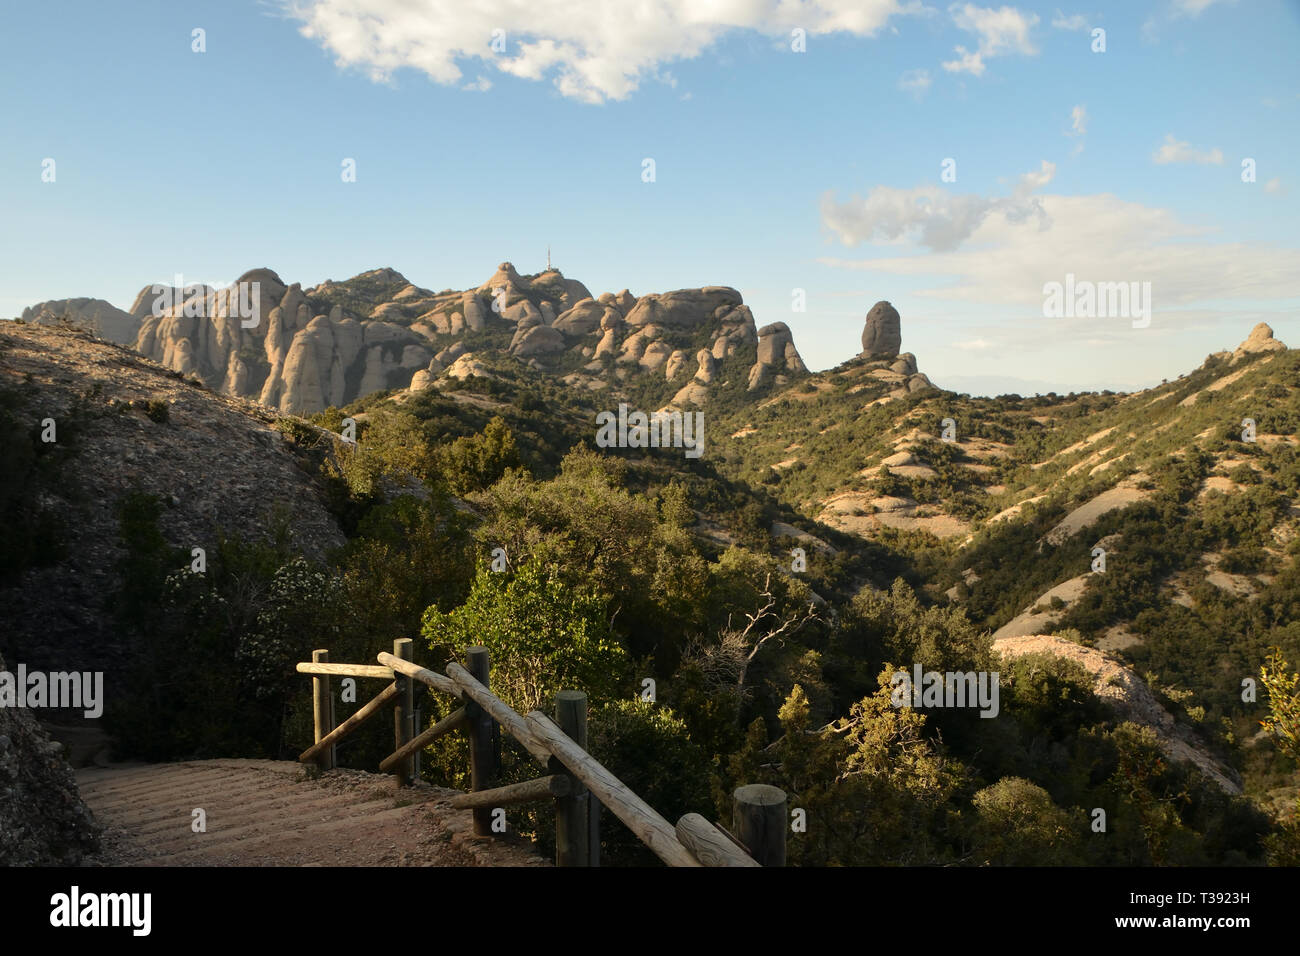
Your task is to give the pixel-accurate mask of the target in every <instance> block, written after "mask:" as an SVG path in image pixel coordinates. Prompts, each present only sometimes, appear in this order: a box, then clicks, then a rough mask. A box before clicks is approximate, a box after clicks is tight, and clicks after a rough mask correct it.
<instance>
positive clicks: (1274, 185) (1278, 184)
mask: <svg viewBox="0 0 1300 956" xmlns="http://www.w3.org/2000/svg"><path fill="white" fill-rule="evenodd" d="M1264 192H1266V193H1272V194H1273V195H1275V196H1284V195H1286V187H1285V186H1283V185H1282V180H1281V179H1279V178H1278V177H1277V176H1274V177H1273V178H1272V179H1270V180H1269V181H1268V182H1266V183H1265V184H1264Z"/></svg>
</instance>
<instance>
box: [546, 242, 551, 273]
mask: <svg viewBox="0 0 1300 956" xmlns="http://www.w3.org/2000/svg"><path fill="white" fill-rule="evenodd" d="M546 271H547V272H550V271H551V244H550V243H549V242H548V243H547V244H546Z"/></svg>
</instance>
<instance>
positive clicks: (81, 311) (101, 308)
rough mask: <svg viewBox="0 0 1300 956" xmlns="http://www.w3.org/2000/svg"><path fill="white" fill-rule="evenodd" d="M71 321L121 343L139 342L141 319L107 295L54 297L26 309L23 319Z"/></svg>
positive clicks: (42, 322)
mask: <svg viewBox="0 0 1300 956" xmlns="http://www.w3.org/2000/svg"><path fill="white" fill-rule="evenodd" d="M65 319H66V321H68V322H69V323H70V324H72V325H74V326H76V327H77V328H82V329H85V330H86V331H87V332H92V333H94V334H95V335H98V336H99V337H100V338H101V339H108V340H109V341H110V342H116V343H117V344H118V345H131V344H132V343H134V342H135V336H136V332H137V331H138V330H139V328H140V320H139V319H138V318H136V316H135V315H133V314H132V313H130V312H123V311H122V310H121V309H119V308H117V306H115V305H113V304H112V303H110V302H105V301H104V300H103V299H85V298H82V299H52V300H50V301H49V302H40V303H38V304H36V305H33V306H28V307H27V308H26V309H23V314H22V320H23V321H24V322H32V323H34V324H36V325H58V324H59V323H61V322H63V321H65Z"/></svg>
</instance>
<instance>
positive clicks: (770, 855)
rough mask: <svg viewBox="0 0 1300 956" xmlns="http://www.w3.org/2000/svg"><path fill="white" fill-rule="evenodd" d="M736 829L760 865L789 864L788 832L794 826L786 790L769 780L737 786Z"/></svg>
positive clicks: (734, 805) (733, 823)
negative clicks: (791, 822) (790, 817)
mask: <svg viewBox="0 0 1300 956" xmlns="http://www.w3.org/2000/svg"><path fill="white" fill-rule="evenodd" d="M732 806H733V811H732V813H733V816H732V828H733V829H734V830H735V831H736V839H738V840H739V841H740V842H741V843H743V844H744V845H745V849H747V850H748V851H749V855H750V856H752V857H753V858H754V859H755V860H756V861H757V862H758V864H759V866H785V832H786V828H787V827H788V826H789V825H790V819H789V814H787V813H786V797H785V791H784V790H782V789H780V788H779V787H771V786H768V785H767V784H765V783H751V784H749V785H747V786H744V787H738V788H736V794H735V801H734V803H733V805H732Z"/></svg>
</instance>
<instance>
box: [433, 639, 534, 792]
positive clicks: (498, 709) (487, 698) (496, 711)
mask: <svg viewBox="0 0 1300 956" xmlns="http://www.w3.org/2000/svg"><path fill="white" fill-rule="evenodd" d="M447 673H448V674H449V675H450V676H451V678H452V680H454V681H455V682H456V684H457V686H459V687H460V689H461V690H462V691H463V692H464V694H465V696H466V697H468V698H469V699H470V700H472V701H474V703H476V704H478V705H479V706H480V707H482V708H483V709H484V710H485V711H487V712H488V714H489V715H490V716H491V717H492V719H493V720H495V721H496V722H497V723H498V724H500V725H501V726H502V727H504V728H505V729H506V731H507V732H508V733H509V734H510V736H512V737H514V738H515V740H517V741H519V742H520V743H521V744H523V745H524V748H525V749H526V750H527V751H528V752H529V753H530V754H532V756H533V759H534V760H536V761H537V762H538V763H539V764H541V765H542V766H543V767H546V768H547V769H552V768H551V754H552V751H550V750H548V749H547V747H546V745H545V744H543V743H542V742H541V741H539V740H537V738H535V737H534V736H533V732H532V731H531V730H530V729H529V727H528V724H527V722H526V721H525V720H524V718H522V717H520V716H519V715H518V714H516V713H515V712H514V711H513V710H512V709H511V708H510V706H509V705H508V704H506V703H505V702H504V701H502V700H501V698H499V697H497V695H496V694H494V693H492V691H490V690H488V689H487V688H486V687H484V686H483V685H482V684H481V683H479V681H478V679H477V678H475V677H474V675H473V674H471V673H470V672H469V671H467V670H465V668H463V667H461V666H460V665H459V664H456V663H454V662H453V663H451V664H448V665H447ZM555 769H558V768H555Z"/></svg>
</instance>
